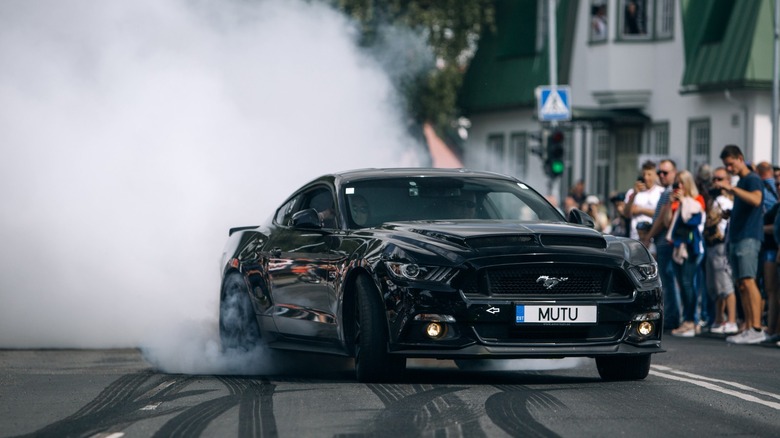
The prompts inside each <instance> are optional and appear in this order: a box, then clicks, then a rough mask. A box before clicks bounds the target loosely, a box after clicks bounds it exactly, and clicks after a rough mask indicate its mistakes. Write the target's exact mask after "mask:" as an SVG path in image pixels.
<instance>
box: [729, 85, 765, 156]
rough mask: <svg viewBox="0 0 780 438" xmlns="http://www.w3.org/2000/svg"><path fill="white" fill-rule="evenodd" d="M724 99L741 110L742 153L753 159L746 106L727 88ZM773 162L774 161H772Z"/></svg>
mask: <svg viewBox="0 0 780 438" xmlns="http://www.w3.org/2000/svg"><path fill="white" fill-rule="evenodd" d="M723 95H724V96H725V97H726V100H728V101H729V102H731V103H733V104H734V105H736V106H738V107H739V108H740V109H741V110H742V153H744V154H745V160H747V161H752V160H753V149H752V148H751V149H748V126H747V125H748V107H747V105H745V104H744V103H742V102H740V101H738V100H736V99H734V98H733V97H731V91H729V90H728V89H727V90H725V91H724V92H723ZM772 162H773V163H774V161H772Z"/></svg>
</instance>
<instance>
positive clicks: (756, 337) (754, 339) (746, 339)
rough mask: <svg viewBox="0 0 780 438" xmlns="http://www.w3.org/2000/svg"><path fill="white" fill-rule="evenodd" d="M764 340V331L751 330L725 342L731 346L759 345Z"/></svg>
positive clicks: (730, 337)
mask: <svg viewBox="0 0 780 438" xmlns="http://www.w3.org/2000/svg"><path fill="white" fill-rule="evenodd" d="M764 339H766V333H764V331H763V330H762V331H759V332H757V331H755V330H753V329H747V330H745V331H743V332H742V333H740V334H738V335H734V336H729V337H728V338H726V342H728V343H731V344H760V343H761V342H762V341H763V340H764Z"/></svg>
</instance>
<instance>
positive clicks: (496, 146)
mask: <svg viewBox="0 0 780 438" xmlns="http://www.w3.org/2000/svg"><path fill="white" fill-rule="evenodd" d="M503 164H504V134H490V135H489V136H488V141H487V166H486V167H487V169H488V170H492V171H495V172H500V171H501V169H502V167H503Z"/></svg>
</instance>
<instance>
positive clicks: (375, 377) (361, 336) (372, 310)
mask: <svg viewBox="0 0 780 438" xmlns="http://www.w3.org/2000/svg"><path fill="white" fill-rule="evenodd" d="M356 287H357V290H356V292H357V293H356V300H355V307H356V308H355V331H354V333H355V375H356V377H357V380H358V381H359V382H363V383H374V382H392V381H396V380H399V379H400V378H401V376H402V375H403V372H404V369H405V368H406V358H405V357H400V356H394V355H391V354H390V353H389V352H388V345H389V335H388V332H387V317H386V316H385V310H384V306H383V304H382V302H381V300H380V299H379V294H378V293H377V291H376V288H375V287H374V286H373V285H372V284H371V281H370V280H369V279H368V278H366V277H360V278H358V280H357V283H356Z"/></svg>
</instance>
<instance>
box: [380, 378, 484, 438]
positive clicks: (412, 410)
mask: <svg viewBox="0 0 780 438" xmlns="http://www.w3.org/2000/svg"><path fill="white" fill-rule="evenodd" d="M368 388H369V389H371V391H372V392H374V394H376V396H377V397H378V398H379V400H380V401H381V402H382V404H384V405H385V409H384V410H382V411H380V412H379V413H378V414H377V415H376V416H375V419H374V421H371V422H370V427H371V428H372V429H370V430H367V431H366V432H365V434H366V435H373V436H381V435H386V434H387V433H388V431H391V430H392V431H393V434H394V435H401V436H420V435H431V434H433V435H434V436H467V437H482V436H485V433H484V431H483V430H482V428H481V426H480V424H479V417H480V415H481V410H480V409H474V408H473V407H472V406H469V405H468V404H466V403H464V402H463V401H462V400H461V399H460V397H458V396H457V395H456V394H455V393H456V392H458V391H461V390H463V389H465V387H455V386H433V385H423V384H414V385H385V384H373V385H368ZM399 425H400V426H402V427H403V428H402V429H401V430H400V431H399Z"/></svg>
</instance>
